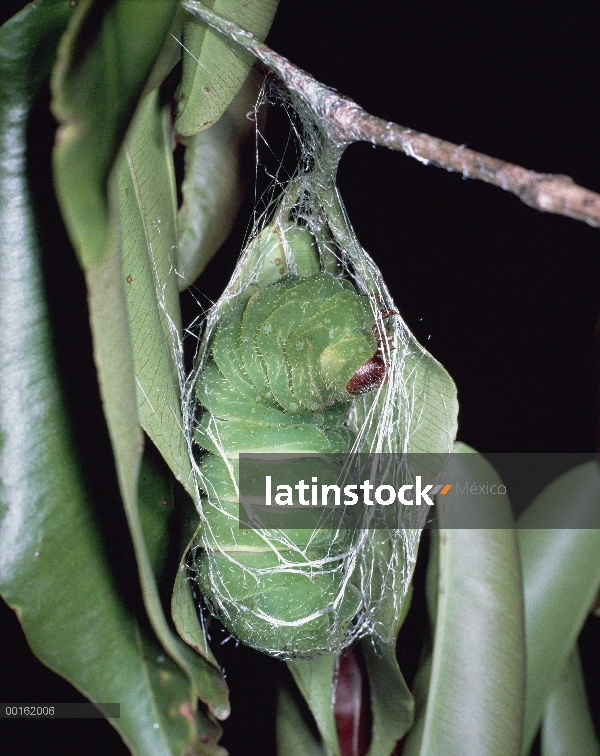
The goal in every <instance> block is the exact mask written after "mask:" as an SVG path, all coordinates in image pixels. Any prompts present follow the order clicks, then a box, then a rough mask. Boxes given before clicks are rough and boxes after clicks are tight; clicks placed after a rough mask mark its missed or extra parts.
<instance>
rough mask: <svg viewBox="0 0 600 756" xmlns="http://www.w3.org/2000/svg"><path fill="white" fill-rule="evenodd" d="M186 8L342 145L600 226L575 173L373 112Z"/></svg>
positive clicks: (598, 209) (233, 29)
mask: <svg viewBox="0 0 600 756" xmlns="http://www.w3.org/2000/svg"><path fill="white" fill-rule="evenodd" d="M183 7H184V8H185V9H186V10H188V11H189V12H190V13H192V14H193V15H194V16H197V17H198V18H201V19H202V20H203V21H205V22H206V23H207V24H209V26H211V27H213V28H214V29H216V30H217V31H220V32H221V33H222V34H225V35H226V36H227V37H229V38H230V39H232V40H233V41H234V42H237V43H238V44H240V45H242V47H244V48H245V49H246V50H249V51H250V52H252V53H253V55H255V56H256V57H257V58H258V59H259V60H260V61H262V62H263V63H264V64H265V65H267V66H268V67H269V68H271V69H272V70H273V71H274V72H275V73H276V74H277V75H278V76H279V78H280V79H281V80H282V81H283V83H284V84H285V86H286V87H287V88H288V89H289V90H290V92H292V93H293V94H295V95H296V96H298V97H300V98H301V99H302V100H304V101H305V102H306V103H307V104H308V105H310V107H311V108H312V109H313V110H314V111H315V113H316V114H317V115H318V116H319V117H320V118H321V121H322V122H323V123H324V124H327V128H328V129H329V133H330V136H331V137H332V138H333V139H335V140H336V141H338V142H340V143H342V144H352V143H353V142H370V143H371V144H377V145H381V146H382V147H388V148H389V149H392V150H397V151H399V152H403V153H404V154H405V155H409V156H410V157H414V158H416V159H417V160H419V161H421V162H422V163H425V164H428V163H431V164H433V165H437V166H438V167H440V168H445V169H446V170H447V171H455V172H457V173H460V174H462V176H463V177H464V178H473V179H480V180H481V181H485V182H486V183H488V184H494V185H495V186H499V187H500V188H502V189H505V190H506V191H508V192H512V193H513V194H516V195H517V197H519V199H521V200H522V201H523V202H525V204H527V205H529V206H530V207H533V208H535V209H536V210H540V211H542V212H547V213H556V214H558V215H565V216H567V217H568V218H575V219H576V220H581V221H584V222H585V223H587V224H589V225H590V226H595V227H598V226H600V194H596V192H592V191H590V190H589V189H585V188H584V187H582V186H579V185H578V184H576V183H575V182H574V181H573V179H572V178H570V177H569V176H561V175H556V174H551V173H536V172H535V171H528V170H527V169H526V168H522V167H521V166H519V165H513V164H512V163H507V162H505V161H504V160H499V159H498V158H493V157H490V156H489V155H484V154H483V153H481V152H475V150H471V149H469V148H467V147H465V146H464V145H457V144H453V143H452V142H446V141H444V140H443V139H438V138H437V137H433V136H430V135H429V134H423V133H420V132H418V131H413V129H408V128H406V127H404V126H399V125H398V124H396V123H392V122H391V121H385V120H383V119H382V118H377V117H376V116H373V115H370V114H369V113H367V112H366V111H365V110H363V109H362V108H361V107H360V105H357V104H356V103H355V102H354V101H353V100H351V99H350V98H349V97H346V96H344V95H342V94H340V93H339V92H336V91H335V90H334V89H331V87H327V86H326V85H325V84H321V82H318V81H317V80H316V79H315V78H314V77H313V76H311V75H310V74H309V73H306V71H302V69H300V68H298V67H297V66H295V65H294V64H293V63H291V62H290V61H289V60H287V58H284V57H283V56H282V55H279V54H278V53H276V52H274V51H273V50H271V49H270V48H269V47H268V46H267V45H265V44H263V43H262V42H259V41H258V40H257V39H256V38H255V37H253V36H252V35H251V34H250V33H249V32H247V31H245V30H244V29H242V28H241V27H239V26H237V25H236V24H234V23H233V22H231V21H227V20H226V19H224V18H222V17H221V16H219V15H218V14H216V13H213V11H211V10H210V9H209V8H207V7H206V6H205V5H202V3H199V2H196V1H195V0H186V2H183Z"/></svg>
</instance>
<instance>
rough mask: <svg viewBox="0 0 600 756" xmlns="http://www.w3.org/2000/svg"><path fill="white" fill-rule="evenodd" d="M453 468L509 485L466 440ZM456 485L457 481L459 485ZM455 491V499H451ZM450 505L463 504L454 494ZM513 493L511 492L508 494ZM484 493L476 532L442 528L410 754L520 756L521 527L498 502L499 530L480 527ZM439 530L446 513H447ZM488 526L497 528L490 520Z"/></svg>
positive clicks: (460, 474) (464, 475) (463, 476)
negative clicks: (431, 627) (430, 633)
mask: <svg viewBox="0 0 600 756" xmlns="http://www.w3.org/2000/svg"><path fill="white" fill-rule="evenodd" d="M456 451H457V452H462V453H461V454H460V455H459V456H455V457H453V462H452V464H453V471H454V472H455V473H456V477H457V478H458V480H457V481H456V482H457V483H460V482H461V480H464V481H469V482H472V481H478V480H480V481H482V482H483V481H485V482H488V483H494V482H498V483H499V482H500V480H499V478H498V475H497V473H496V472H495V470H494V469H493V468H492V467H491V466H490V465H489V463H488V462H487V461H486V460H485V459H484V458H483V457H482V456H480V455H478V454H476V453H470V454H467V453H464V452H469V451H472V450H470V449H469V447H467V446H465V445H464V444H459V445H457V448H456ZM455 490H457V486H455ZM450 497H451V498H450ZM444 498H445V502H444V503H445V508H446V507H447V508H448V509H454V508H456V507H458V506H459V505H460V506H463V505H462V502H461V501H460V499H458V498H456V497H455V496H454V492H453V491H451V492H450V493H448V494H446V496H445V497H444ZM503 498H506V497H503ZM486 499H487V497H486V496H482V495H480V496H479V497H478V499H477V501H476V504H475V505H469V504H465V505H464V506H465V507H467V506H473V510H472V512H470V513H469V515H470V517H471V521H472V523H473V528H471V529H448V530H443V529H442V530H440V531H439V534H436V535H437V539H436V540H437V550H438V553H437V557H436V559H434V560H433V562H432V565H433V569H435V570H436V571H437V573H438V577H437V580H434V579H432V578H431V577H430V578H429V580H428V582H429V586H430V587H432V586H433V587H435V590H436V594H437V596H436V602H435V603H436V604H437V609H436V623H435V633H434V641H433V651H432V655H431V656H430V658H429V659H428V660H427V661H426V662H425V669H426V670H427V672H426V674H421V676H420V680H419V685H420V688H421V690H419V691H418V693H419V694H420V695H419V696H417V702H418V703H421V702H422V701H423V698H424V696H423V695H422V689H423V687H424V686H425V685H426V684H427V683H428V684H427V695H426V703H425V705H424V706H423V705H422V704H421V705H420V706H418V709H417V723H416V725H415V727H414V728H413V730H411V732H410V733H409V736H408V739H407V743H406V746H405V749H404V752H403V753H405V754H407V755H408V756H416V755H417V754H418V755H419V756H429V755H430V754H431V756H433V755H434V754H435V756H438V754H440V753H443V754H444V755H445V756H470V754H473V755H474V756H480V754H483V753H485V754H486V756H496V755H497V756H516V754H518V753H519V749H520V744H521V727H522V717H523V702H524V695H525V676H524V671H525V642H524V621H523V593H522V588H521V573H520V566H519V553H518V548H517V538H516V533H515V531H514V530H513V529H512V524H513V520H512V513H511V511H510V506H509V504H508V502H505V503H503V504H502V505H498V504H497V502H496V501H494V502H493V503H494V510H495V512H496V513H497V517H498V520H497V523H496V528H495V529H492V530H484V529H481V530H478V529H475V527H476V524H477V516H478V509H479V507H480V506H481V504H484V505H485V503H486ZM438 518H439V520H440V527H442V528H443V526H444V520H445V515H444V510H442V509H441V510H439V512H438ZM488 527H489V525H488Z"/></svg>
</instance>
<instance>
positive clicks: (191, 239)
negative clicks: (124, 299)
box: [178, 77, 258, 290]
mask: <svg viewBox="0 0 600 756" xmlns="http://www.w3.org/2000/svg"><path fill="white" fill-rule="evenodd" d="M257 97H258V87H257V85H256V81H255V79H254V78H253V77H248V78H247V79H246V82H245V84H244V85H243V87H242V89H241V90H240V91H239V92H238V94H237V95H236V96H235V97H234V99H233V101H232V102H231V104H230V106H229V107H228V108H227V110H226V111H225V112H224V113H223V115H222V116H221V118H220V119H219V120H218V121H217V123H215V125H214V126H211V128H210V129H208V130H207V131H202V132H200V133H199V134H196V135H195V136H192V137H188V138H187V139H185V140H184V143H185V178H184V180H183V184H182V187H181V191H182V194H183V204H182V206H181V211H180V214H179V227H180V233H179V244H178V248H179V270H180V273H181V277H180V279H179V288H180V290H183V289H185V288H187V287H188V286H189V285H190V284H191V283H193V282H194V281H195V280H196V278H198V276H199V275H200V274H201V273H202V271H203V270H204V268H205V267H206V265H207V264H208V263H209V261H210V260H211V258H212V257H213V255H214V254H215V252H216V251H217V250H218V249H219V247H220V246H221V245H222V244H223V242H224V241H225V239H227V237H228V236H229V233H230V231H231V228H232V226H233V223H234V221H235V218H236V216H237V213H238V210H239V208H240V205H241V202H242V198H243V194H244V187H243V180H242V152H243V148H244V145H245V143H246V141H247V139H248V137H249V136H250V134H251V133H252V132H253V131H254V128H255V123H254V121H252V120H250V119H249V118H247V115H248V113H250V112H252V111H253V109H254V106H255V104H256V99H257Z"/></svg>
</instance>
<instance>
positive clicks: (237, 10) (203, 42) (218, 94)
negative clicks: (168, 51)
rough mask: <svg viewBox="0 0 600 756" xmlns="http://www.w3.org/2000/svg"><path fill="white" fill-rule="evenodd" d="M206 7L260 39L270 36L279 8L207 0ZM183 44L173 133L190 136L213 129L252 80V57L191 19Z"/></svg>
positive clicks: (263, 0)
mask: <svg viewBox="0 0 600 756" xmlns="http://www.w3.org/2000/svg"><path fill="white" fill-rule="evenodd" d="M191 5H194V4H193V3H191ZM198 5H202V4H201V3H198ZM204 5H205V6H206V7H208V8H212V9H213V10H214V11H215V12H216V13H219V14H220V15H221V16H224V17H225V18H226V19H228V20H230V21H233V22H234V23H236V24H239V25H240V26H242V27H243V28H244V29H245V30H246V31H249V32H250V33H251V34H253V35H254V36H255V37H257V38H258V39H260V40H261V41H262V40H264V39H265V37H266V36H267V33H268V31H269V29H270V28H271V24H272V22H273V17H274V15H275V11H276V10H277V0H248V2H245V3H240V2H237V0H207V2H206V3H204ZM182 43H183V48H184V51H183V57H182V62H183V67H182V74H181V84H180V85H179V90H178V97H179V107H178V110H177V117H176V119H175V130H176V131H178V132H179V133H180V134H182V135H183V136H191V135H192V134H197V133H198V132H200V131H204V129H207V128H209V126H212V124H213V123H216V121H217V120H218V119H219V118H220V117H221V115H222V114H223V112H224V111H225V109H226V108H227V106H228V105H229V103H230V102H231V101H232V100H233V98H234V97H235V95H236V94H237V93H238V92H239V90H240V88H241V86H242V84H243V83H244V81H245V79H246V77H247V76H248V73H249V71H250V68H251V67H252V65H253V64H254V57H253V55H252V54H251V53H249V52H247V51H246V50H243V49H242V48H241V47H234V46H232V45H231V43H230V42H229V41H228V40H226V39H225V38H224V37H223V36H222V35H220V34H219V33H218V32H215V31H214V30H213V29H209V28H208V27H207V25H206V24H205V23H204V22H203V21H200V20H199V19H197V18H194V17H193V16H188V18H187V19H186V20H185V21H184V24H183V40H182Z"/></svg>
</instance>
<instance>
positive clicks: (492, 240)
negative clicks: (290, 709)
mask: <svg viewBox="0 0 600 756" xmlns="http://www.w3.org/2000/svg"><path fill="white" fill-rule="evenodd" d="M20 5H21V4H20V3H12V4H11V3H3V4H2V8H1V9H0V14H1V16H2V17H1V20H4V19H5V18H6V17H8V16H9V15H10V12H11V11H12V10H13V9H17V8H19V7H20ZM599 37H600V5H598V4H597V3H595V2H573V3H568V4H567V3H560V2H548V1H545V2H542V1H541V0H536V1H535V2H534V1H531V0H526V2H502V3H495V4H490V7H487V6H486V4H481V3H478V4H476V3H460V4H450V3H447V2H428V3H423V2H417V1H416V0H411V1H402V2H401V1H400V0H372V1H371V2H369V3H358V2H356V3H352V2H339V1H335V0H304V1H303V2H297V1H296V0H281V3H280V7H279V10H278V12H277V15H276V17H275V22H274V24H273V28H272V31H271V34H270V35H269V38H268V42H269V44H270V45H271V46H272V47H273V48H274V49H276V50H277V51H279V52H281V53H282V54H284V55H286V56H287V57H289V58H290V59H291V60H292V61H294V62H295V63H296V64H298V65H299V66H301V67H302V68H304V69H306V70H307V71H310V72H311V73H312V74H313V75H314V76H315V77H316V78H318V79H320V80H321V81H323V82H325V83H326V84H329V85H331V86H333V87H335V88H337V89H338V90H340V91H341V92H343V93H344V94H346V95H348V96H350V97H352V98H353V99H354V100H356V101H357V102H358V103H359V104H361V105H362V106H363V107H364V108H365V109H366V110H368V111H370V112H371V113H374V114H375V115H379V116H381V117H383V118H386V119H389V120H392V121H396V122H397V123H400V124H402V125H404V126H409V127H411V128H413V129H416V130H419V131H424V132H426V133H429V134H433V135H435V136H438V137H441V138H444V139H447V140H450V141H452V142H455V143H457V144H466V145H467V146H468V147H471V148H473V149H476V150H479V151H481V152H484V153H487V154H490V155H492V156H494V157H500V158H503V159H505V160H508V161H511V162H514V163H517V164H520V165H523V166H524V167H526V168H531V169H534V170H537V171H539V172H547V173H562V174H567V175H569V176H572V177H573V178H574V180H575V181H576V182H578V183H580V184H583V185H584V186H587V187H589V188H591V189H594V190H596V191H600V118H599V115H600V112H599V108H598V102H599V96H600V49H599V48H598V45H597V40H598V38H599ZM49 123H50V121H49V120H48V121H47V122H46V125H48V124H49ZM283 124H284V119H283V118H282V117H281V114H280V115H278V114H277V113H274V114H273V115H272V117H271V120H270V122H269V126H268V129H269V130H268V134H267V136H268V141H269V143H270V144H272V146H273V148H274V149H275V150H276V151H277V149H281V148H282V145H283V143H284V139H285V137H284V136H282V132H281V130H280V129H281V127H282V125H283ZM286 136H287V135H286ZM42 170H44V166H43V165H42V166H41V167H40V171H42ZM338 183H339V186H340V189H341V193H342V196H343V198H344V201H345V203H346V206H347V209H348V211H349V215H350V219H351V221H352V223H353V225H354V227H355V230H356V232H357V234H358V237H359V239H360V241H361V243H362V244H363V246H364V247H365V248H366V249H367V251H369V253H370V254H371V255H372V256H373V257H374V259H375V260H376V262H377V263H378V264H379V266H380V268H381V270H382V272H383V275H384V278H385V279H386V281H387V283H388V285H389V287H390V289H391V291H392V294H393V296H394V298H395V300H396V303H397V305H398V308H399V310H400V313H401V315H402V316H403V318H404V319H405V320H406V322H407V323H408V325H409V327H410V328H411V329H412V330H413V332H414V333H415V334H416V336H417V338H418V339H419V340H420V341H421V342H422V343H423V344H425V345H426V346H427V348H428V349H429V350H430V351H431V353H432V354H433V355H434V356H435V357H436V358H437V359H438V360H440V362H442V364H443V365H444V366H445V367H446V368H447V369H448V371H449V372H450V374H451V375H452V376H453V378H454V380H455V382H456V384H457V386H458V392H459V401H460V416H459V438H460V439H461V440H463V441H465V442H466V443H468V444H471V445H472V446H474V447H475V448H477V449H479V450H481V451H489V452H499V451H507V452H513V451H515V452H516V451H531V452H541V451H554V452H559V451H561V452H589V451H594V450H595V448H596V442H597V427H598V423H597V419H598V369H597V348H596V339H595V330H596V327H597V322H598V317H599V314H600V293H599V285H598V281H599V280H600V235H599V234H600V232H599V231H598V230H596V229H592V228H590V227H588V226H586V225H585V224H583V223H581V222H577V221H574V220H570V219H567V218H562V217H559V216H554V215H548V214H542V213H539V212H537V211H535V210H532V209H530V208H528V207H526V206H525V205H524V204H522V203H521V202H520V201H519V200H518V199H517V198H516V197H514V196H512V195H510V194H508V193H506V192H503V191H501V190H500V189H498V188H495V187H491V186H488V185H485V184H483V183H481V182H476V181H471V180H463V179H462V178H461V177H460V176H459V175H456V174H450V173H447V172H445V171H443V170H441V169H439V168H434V167H431V166H423V165H421V164H420V163H418V162H417V161H415V160H413V159H410V158H408V157H406V156H404V155H401V154H399V153H393V152H390V151H387V150H384V149H381V148H378V149H374V148H372V147H371V146H369V145H364V144H360V145H354V146H352V147H350V148H349V149H348V151H347V153H346V155H345V156H344V158H343V159H342V163H341V166H340V172H339V181H338ZM250 210H251V202H250V200H249V201H248V202H247V203H246V205H245V207H244V211H243V213H242V215H241V216H240V222H239V224H238V226H237V227H236V229H235V231H234V233H233V235H232V237H231V240H230V242H229V243H227V244H226V245H225V248H224V249H223V251H222V253H220V254H219V256H218V257H217V259H216V260H215V261H214V262H213V263H212V264H211V265H210V266H209V268H208V269H207V271H206V274H205V276H204V279H203V280H202V279H201V281H200V282H199V285H198V290H197V291H196V292H195V297H197V298H199V299H200V301H201V302H202V301H205V298H215V297H216V296H218V294H219V291H220V289H222V287H223V285H224V284H225V283H226V282H227V279H228V277H229V275H230V273H231V270H232V268H233V265H234V263H235V259H236V257H237V254H238V252H239V249H240V244H241V241H242V239H243V237H244V234H245V231H246V228H247V224H248V218H249V212H250ZM55 223H56V224H57V229H58V228H59V226H58V223H59V222H58V220H57V219H55ZM57 233H62V232H60V231H57ZM59 293H60V292H55V293H54V294H53V295H51V296H55V297H57V296H58V294H59ZM195 307H197V305H196V304H195V299H193V298H192V297H191V296H189V297H187V298H186V300H185V312H186V313H187V314H188V315H189V316H190V317H191V316H192V314H193V313H194V308H195ZM196 314H197V312H196ZM421 561H423V560H421ZM417 609H418V607H417ZM1 611H2V614H1V615H0V627H1V628H2V634H1V641H0V679H1V680H2V695H1V696H0V698H1V699H2V700H19V701H28V700H31V701H42V700H43V701H78V700H83V699H80V698H79V697H78V695H77V694H76V693H75V692H74V691H73V689H72V688H71V687H70V686H69V685H68V684H67V683H64V682H63V681H62V680H60V679H59V678H57V677H56V676H55V675H53V674H52V673H50V672H48V671H47V670H46V669H45V668H44V667H43V666H42V665H40V664H39V663H38V662H37V661H36V660H35V659H33V658H32V657H31V655H30V654H29V652H28V649H27V646H26V643H25V641H24V639H23V638H22V634H21V633H20V631H19V627H18V623H17V622H16V619H15V618H14V617H13V615H12V613H11V612H10V610H8V609H7V608H6V606H5V605H4V604H2V605H1ZM414 621H415V622H416V620H414ZM596 623H599V624H600V620H597V619H592V620H590V621H589V622H588V625H587V626H586V628H585V631H584V634H583V641H582V651H583V654H584V660H585V663H586V669H587V670H589V671H588V687H589V693H590V696H591V700H592V703H593V706H594V710H595V712H597V711H600V678H599V677H598V671H597V670H598V665H597V659H596V658H595V655H594V648H597V644H598V641H599V640H600V638H599V637H598V636H599V633H598V627H597V625H596ZM416 626H417V625H415V627H416ZM222 653H223V663H224V664H225V669H226V671H227V672H228V676H229V680H230V682H231V683H232V689H233V690H234V694H233V705H234V714H233V715H232V718H231V720H229V722H228V723H226V724H225V727H226V731H227V733H228V734H226V737H225V739H224V741H223V742H224V743H225V744H226V745H228V746H229V747H230V751H231V754H232V756H245V754H249V753H261V754H268V753H270V749H272V731H271V730H270V729H269V722H268V721H267V720H268V717H265V712H268V711H269V708H270V704H269V701H270V699H271V697H272V695H273V691H272V686H270V683H269V682H268V681H269V680H270V679H271V677H272V676H271V675H270V672H269V670H273V669H275V666H274V665H276V663H275V662H271V661H266V662H264V663H263V660H262V657H259V656H258V655H256V654H254V653H252V652H249V651H245V650H241V649H238V650H237V651H235V650H234V649H233V644H232V643H228V644H227V645H226V646H224V647H223V652H222ZM416 653H418V648H414V649H409V650H408V651H406V650H405V651H404V652H403V658H404V657H405V656H408V657H410V655H411V654H413V656H414V654H416ZM265 664H266V665H267V666H265ZM405 664H408V665H409V666H410V658H407V659H405ZM236 712H237V713H236ZM599 721H600V720H597V724H598V723H599ZM5 735H8V736H9V737H8V740H6V739H4V736H5ZM13 736H14V737H15V739H14V740H13ZM17 737H18V738H19V740H16V738H17ZM53 737H59V738H60V740H59V744H60V746H59V747H60V750H61V752H62V753H63V754H65V756H70V755H71V754H80V753H85V754H86V756H89V755H90V754H96V753H98V754H101V753H102V754H103V753H111V754H115V755H116V754H120V753H126V749H124V746H122V744H121V743H120V741H119V738H118V737H117V736H116V735H115V733H114V732H113V731H112V728H110V727H109V726H108V725H107V724H106V723H105V722H102V721H98V722H96V721H92V720H87V721H86V720H82V721H75V720H70V721H66V720H65V721H62V722H36V723H32V722H23V723H17V722H13V723H6V722H4V721H3V722H1V723H0V743H3V745H4V744H5V743H8V742H9V741H10V745H9V750H8V751H7V750H5V748H4V747H3V752H4V753H7V752H8V753H11V754H12V753H15V754H16V753H19V754H33V753H37V752H39V751H41V750H42V749H44V748H45V747H47V744H48V741H49V739H51V738H53ZM13 743H14V745H13ZM10 748H12V749H13V750H10Z"/></svg>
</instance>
